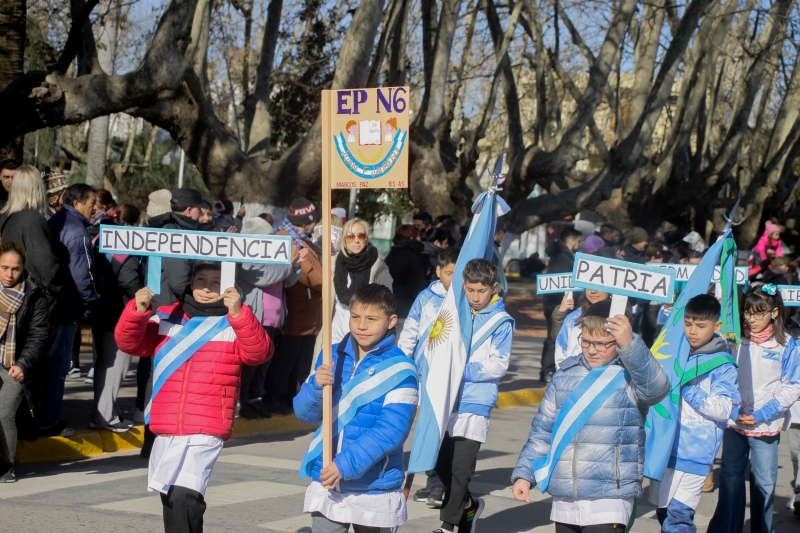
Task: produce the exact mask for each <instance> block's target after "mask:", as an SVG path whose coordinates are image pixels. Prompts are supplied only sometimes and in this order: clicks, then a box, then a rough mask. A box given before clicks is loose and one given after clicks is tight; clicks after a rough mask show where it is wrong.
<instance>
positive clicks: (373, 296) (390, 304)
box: [350, 283, 396, 316]
mask: <svg viewBox="0 0 800 533" xmlns="http://www.w3.org/2000/svg"><path fill="white" fill-rule="evenodd" d="M356 304H360V305H363V306H364V307H377V308H378V309H380V310H381V311H383V312H384V313H386V316H392V315H394V314H396V313H395V304H394V294H392V291H391V290H389V288H388V287H384V286H383V285H379V284H377V283H370V284H369V285H365V286H363V287H361V288H360V289H358V290H357V291H356V292H355V293H354V294H353V296H352V297H351V298H350V307H351V308H352V307H353V306H355V305H356Z"/></svg>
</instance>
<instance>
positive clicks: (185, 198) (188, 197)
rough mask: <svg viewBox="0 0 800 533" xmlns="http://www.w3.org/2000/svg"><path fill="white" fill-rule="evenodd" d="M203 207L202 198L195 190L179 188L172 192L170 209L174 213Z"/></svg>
mask: <svg viewBox="0 0 800 533" xmlns="http://www.w3.org/2000/svg"><path fill="white" fill-rule="evenodd" d="M201 205H203V197H202V195H201V194H200V191H198V190H197V189H190V188H189V187H181V188H180V189H175V190H174V191H172V208H173V209H175V210H176V211H183V210H184V209H186V208H187V207H197V208H200V206H201Z"/></svg>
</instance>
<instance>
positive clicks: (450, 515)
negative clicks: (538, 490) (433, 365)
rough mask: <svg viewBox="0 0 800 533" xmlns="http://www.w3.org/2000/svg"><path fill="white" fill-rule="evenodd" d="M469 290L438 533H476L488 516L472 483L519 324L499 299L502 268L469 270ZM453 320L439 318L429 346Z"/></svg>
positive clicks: (440, 461)
mask: <svg viewBox="0 0 800 533" xmlns="http://www.w3.org/2000/svg"><path fill="white" fill-rule="evenodd" d="M462 276H463V279H464V282H463V285H464V292H465V293H466V297H467V302H469V305H470V307H471V310H472V317H473V318H472V320H473V327H472V331H473V334H472V343H471V347H470V349H469V357H468V359H467V364H466V367H465V368H464V377H463V379H462V385H461V388H460V396H459V399H458V402H457V403H456V407H455V410H454V411H453V412H452V413H451V415H450V419H449V421H448V424H447V431H446V433H445V436H444V440H443V441H442V444H441V446H440V447H439V456H438V458H437V461H436V468H435V470H436V474H437V475H438V476H439V479H441V480H442V483H444V500H443V502H442V509H441V511H440V513H439V516H440V518H441V520H442V525H441V527H440V528H439V529H436V530H434V533H452V532H453V531H454V528H455V527H456V526H458V531H459V533H474V532H475V531H476V523H477V521H478V518H480V515H481V513H482V512H483V507H484V502H483V499H482V498H473V497H472V495H471V494H470V492H469V481H470V479H471V478H472V475H473V474H474V473H475V465H476V462H477V459H478V451H479V450H480V448H481V444H483V443H485V442H486V436H487V434H488V433H489V415H490V413H491V411H492V408H494V404H495V402H497V392H498V389H497V384H498V383H499V381H500V379H501V378H502V377H503V376H504V375H505V373H506V371H507V370H508V363H509V359H510V357H511V341H512V338H513V335H514V319H512V318H511V316H510V315H509V314H508V313H506V312H505V305H504V303H503V298H501V297H500V295H498V294H497V287H498V278H497V268H496V267H495V266H494V264H492V263H491V262H490V261H487V260H485V259H473V260H471V261H470V262H469V263H467V264H466V265H465V266H464V270H463V274H462ZM446 321H447V319H446V318H444V319H442V318H441V315H440V318H439V319H437V324H435V325H434V326H433V328H431V333H430V335H429V337H428V342H429V343H436V342H440V341H441V339H443V337H444V336H446V335H447V334H448V333H449V331H447V329H448V327H449V326H448V324H447V323H446Z"/></svg>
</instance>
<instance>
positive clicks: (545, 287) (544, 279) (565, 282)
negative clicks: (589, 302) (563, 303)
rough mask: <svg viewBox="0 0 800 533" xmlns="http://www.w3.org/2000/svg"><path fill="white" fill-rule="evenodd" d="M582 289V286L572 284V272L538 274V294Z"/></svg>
mask: <svg viewBox="0 0 800 533" xmlns="http://www.w3.org/2000/svg"><path fill="white" fill-rule="evenodd" d="M582 290H583V289H582V288H580V287H576V286H574V285H573V284H572V274H571V273H570V272H561V273H557V274H539V275H538V276H536V294H559V293H562V292H577V291H582Z"/></svg>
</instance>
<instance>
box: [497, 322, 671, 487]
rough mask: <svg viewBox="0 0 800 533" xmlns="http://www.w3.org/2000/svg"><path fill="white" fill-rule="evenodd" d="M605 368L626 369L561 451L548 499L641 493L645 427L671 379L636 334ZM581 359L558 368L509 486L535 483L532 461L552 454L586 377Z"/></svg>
mask: <svg viewBox="0 0 800 533" xmlns="http://www.w3.org/2000/svg"><path fill="white" fill-rule="evenodd" d="M617 355H618V357H617V358H616V359H614V360H613V361H611V363H609V365H621V366H622V367H623V368H624V369H625V382H624V383H622V384H621V385H620V387H619V388H618V389H617V390H615V391H614V393H613V394H612V395H611V396H610V397H609V398H608V400H606V401H605V403H604V404H603V405H602V406H600V408H599V409H598V410H597V412H595V413H594V414H593V415H592V417H591V418H589V420H588V421H587V422H586V425H585V426H583V428H582V429H581V430H580V432H579V433H578V435H577V436H576V437H575V438H574V439H573V441H572V442H570V443H569V444H568V445H567V447H566V448H565V449H564V451H563V453H562V454H561V457H560V458H559V460H558V463H556V466H555V469H554V470H553V474H552V476H551V478H550V485H549V486H548V488H547V492H548V493H549V494H550V495H551V496H557V497H561V498H573V499H598V498H616V499H621V498H635V497H637V496H641V494H642V473H643V471H644V442H645V433H644V423H645V419H646V417H647V412H648V410H649V408H650V407H651V406H652V405H655V404H657V403H658V402H660V401H661V400H662V399H663V398H664V397H665V396H666V395H667V393H668V392H669V378H668V377H667V375H666V374H665V373H664V371H663V370H662V369H661V365H660V364H659V363H658V361H656V359H655V358H654V357H653V356H652V355H651V354H650V351H649V350H648V349H647V346H646V345H645V344H644V342H642V339H641V338H640V337H639V336H638V335H634V337H633V342H631V343H630V344H629V345H628V346H626V347H625V348H621V349H619V350H618V351H617ZM589 371H590V369H589V366H588V364H587V363H586V360H585V359H584V357H583V355H579V356H576V357H570V358H569V359H567V360H566V361H564V363H563V364H562V365H561V367H559V369H558V370H556V373H555V374H554V375H553V380H552V381H551V382H550V384H549V385H548V386H547V390H546V391H545V393H544V398H543V399H542V403H541V405H539V411H538V412H537V413H536V416H535V417H534V419H533V423H532V424H531V431H530V434H529V435H528V441H527V442H526V443H525V446H524V447H523V448H522V451H521V452H520V455H519V459H517V466H516V468H515V469H514V472H513V473H512V474H511V482H512V483H513V482H515V481H516V480H518V479H525V480H527V481H529V482H530V483H531V485H535V484H536V479H535V478H534V475H533V469H532V467H531V462H532V461H533V460H534V459H538V458H541V457H545V456H547V455H548V454H549V453H550V446H551V443H552V440H553V434H552V433H553V426H554V424H555V421H556V417H557V416H558V414H559V411H560V410H561V409H562V407H563V406H564V403H565V402H566V401H567V399H568V398H569V397H570V395H571V394H572V391H573V390H574V389H575V388H576V387H577V386H578V385H579V384H580V383H581V382H582V381H583V380H584V379H585V378H586V376H587V375H588V374H589Z"/></svg>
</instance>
